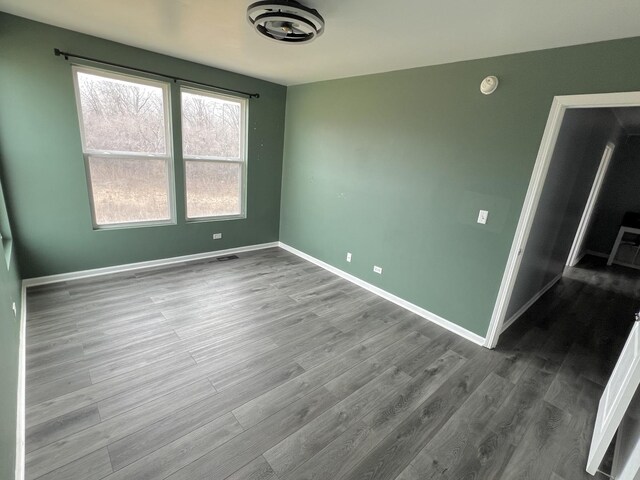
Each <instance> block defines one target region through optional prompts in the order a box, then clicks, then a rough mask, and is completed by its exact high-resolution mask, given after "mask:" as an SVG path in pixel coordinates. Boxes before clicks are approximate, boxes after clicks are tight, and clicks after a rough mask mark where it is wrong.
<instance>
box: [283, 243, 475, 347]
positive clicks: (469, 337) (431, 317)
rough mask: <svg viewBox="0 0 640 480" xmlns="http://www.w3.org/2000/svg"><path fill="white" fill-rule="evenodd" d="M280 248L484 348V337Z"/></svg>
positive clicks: (293, 251) (336, 270) (289, 250)
mask: <svg viewBox="0 0 640 480" xmlns="http://www.w3.org/2000/svg"><path fill="white" fill-rule="evenodd" d="M280 248H282V249H284V250H286V251H288V252H291V253H293V254H294V255H297V256H298V257H300V258H303V259H305V260H307V261H309V262H311V263H314V264H316V265H318V266H319V267H322V268H324V269H325V270H328V271H329V272H331V273H333V274H335V275H338V276H339V277H342V278H344V279H345V280H348V281H350V282H351V283H355V284H356V285H358V286H359V287H362V288H364V289H366V290H369V291H370V292H372V293H375V294H376V295H378V296H379V297H382V298H384V299H386V300H389V301H390V302H393V303H395V304H396V305H399V306H400V307H402V308H405V309H407V310H409V311H410V312H413V313H415V314H417V315H420V316H421V317H423V318H426V319H427V320H429V321H431V322H433V323H435V324H437V325H440V326H441V327H443V328H446V329H447V330H449V331H451V332H453V333H455V334H457V335H460V336H461V337H464V338H466V339H467V340H469V341H471V342H473V343H476V344H478V345H481V346H484V343H485V339H484V337H481V336H480V335H478V334H476V333H473V332H471V331H469V330H467V329H466V328H463V327H461V326H459V325H456V324H455V323H453V322H451V321H449V320H446V319H444V318H442V317H440V316H439V315H436V314H435V313H432V312H430V311H428V310H425V309H424V308H422V307H419V306H417V305H414V304H413V303H411V302H408V301H407V300H404V299H402V298H400V297H398V296H396V295H394V294H392V293H389V292H387V291H386V290H383V289H381V288H379V287H376V286H375V285H372V284H370V283H368V282H365V281H364V280H361V279H359V278H358V277H355V276H353V275H351V274H349V273H347V272H345V271H343V270H340V269H339V268H336V267H334V266H332V265H329V264H328V263H325V262H323V261H322V260H318V259H317V258H315V257H312V256H311V255H308V254H306V253H304V252H301V251H300V250H298V249H296V248H293V247H292V246H290V245H287V244H286V243H282V242H280Z"/></svg>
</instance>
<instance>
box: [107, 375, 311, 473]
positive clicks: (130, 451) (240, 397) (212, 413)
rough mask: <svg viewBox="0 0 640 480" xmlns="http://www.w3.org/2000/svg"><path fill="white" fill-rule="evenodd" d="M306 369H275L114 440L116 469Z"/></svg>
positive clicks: (113, 461)
mask: <svg viewBox="0 0 640 480" xmlns="http://www.w3.org/2000/svg"><path fill="white" fill-rule="evenodd" d="M302 372H304V370H303V369H302V367H300V366H299V365H297V364H288V365H284V366H282V367H278V368H274V369H271V370H269V371H268V372H266V373H264V374H261V375H259V376H258V377H254V378H249V379H247V380H246V381H245V382H243V383H240V384H237V385H235V386H234V387H232V388H229V389H227V390H225V391H223V392H220V393H218V394H217V395H213V396H209V397H206V398H204V399H202V400H201V401H199V402H194V403H192V404H191V405H189V406H187V407H185V408H182V409H181V410H180V411H178V412H171V414H170V415H166V416H164V417H162V418H160V419H158V421H156V422H154V423H152V424H149V425H147V426H146V427H145V428H142V429H139V430H137V431H136V432H134V433H132V434H130V435H127V436H126V437H123V438H121V439H119V440H115V441H113V442H111V444H110V445H109V453H110V454H111V462H112V464H113V467H114V469H116V470H118V469H120V468H122V467H124V466H126V465H128V464H130V463H133V462H134V461H136V460H138V459H140V458H142V457H144V456H145V455H148V454H150V453H151V452H153V451H154V450H156V449H158V448H160V447H162V446H164V445H166V444H167V443H169V442H172V441H173V440H175V439H177V438H180V437H181V436H183V435H186V434H188V433H189V432H191V431H193V430H195V429H196V428H199V427H200V426H202V425H204V424H206V423H207V422H208V421H211V420H213V419H215V418H217V417H219V416H221V415H224V414H225V413H229V412H231V411H232V410H233V408H235V407H237V406H238V405H242V404H243V403H245V402H248V401H249V400H251V399H252V398H254V397H256V396H258V395H260V394H261V393H263V392H265V391H268V390H270V389H272V388H275V387H277V386H278V385H280V384H282V383H283V382H286V381H287V380H290V379H291V378H294V377H296V376H297V375H300V374H301V373H302Z"/></svg>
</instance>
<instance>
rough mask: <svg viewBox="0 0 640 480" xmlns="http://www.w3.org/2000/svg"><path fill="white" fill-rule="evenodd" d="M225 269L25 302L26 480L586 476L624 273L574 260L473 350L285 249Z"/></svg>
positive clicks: (62, 289)
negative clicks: (494, 341)
mask: <svg viewBox="0 0 640 480" xmlns="http://www.w3.org/2000/svg"><path fill="white" fill-rule="evenodd" d="M239 257H240V258H238V259H235V260H229V261H225V262H221V261H217V260H210V261H206V262H200V263H190V264H179V265H175V266H172V267H167V268H159V269H155V270H150V271H140V272H137V273H136V272H131V273H128V274H119V275H113V276H108V277H100V278H94V279H86V280H80V281H74V282H67V283H60V284H56V285H51V286H44V287H38V288H30V289H29V290H28V295H27V302H28V320H27V358H26V362H27V379H26V381H27V418H26V422H27V445H26V448H27V464H26V471H27V478H29V479H36V478H39V479H47V480H51V479H64V480H74V479H78V480H94V479H95V480H97V479H103V478H105V479H109V480H115V479H135V480H137V479H165V478H169V479H172V480H177V479H185V480H195V479H213V480H223V479H228V480H249V479H251V480H311V479H316V480H322V479H327V480H329V479H330V480H334V479H335V480H338V479H369V480H373V479H380V480H382V479H389V480H417V479H420V480H423V479H432V478H433V479H463V478H464V479H509V480H513V479H520V478H527V479H553V480H573V479H582V478H593V477H590V476H588V475H587V474H586V473H585V471H584V466H585V462H586V457H587V450H588V446H589V443H590V439H591V431H592V428H593V423H594V418H595V413H596V407H597V403H598V400H599V397H600V394H601V392H602V389H603V384H604V383H605V381H606V379H607V376H608V374H609V373H610V370H611V368H612V366H613V362H614V361H615V359H616V357H617V355H618V353H619V351H620V349H621V346H622V343H623V341H624V337H625V336H626V333H627V331H628V329H629V328H630V326H631V322H632V313H633V310H634V308H635V307H637V306H638V305H637V302H636V300H635V298H638V289H639V288H640V281H639V280H638V278H637V277H636V276H635V275H636V272H630V273H627V272H626V271H625V270H624V269H614V270H612V269H607V268H605V267H603V266H602V263H603V262H601V261H600V260H599V259H588V260H587V262H585V263H583V265H581V266H580V267H579V268H574V269H571V270H570V271H569V272H568V274H567V276H566V277H565V278H563V279H562V280H561V282H559V283H558V284H557V285H556V287H554V288H553V289H552V290H551V291H550V292H549V293H547V294H546V295H545V296H544V297H543V298H542V299H541V300H540V301H539V302H538V303H537V304H535V305H534V306H533V307H532V308H531V309H530V310H529V312H528V313H527V314H526V315H525V316H524V317H523V318H522V319H521V320H520V321H519V322H518V323H517V324H516V325H514V326H513V327H511V328H510V329H509V330H508V332H507V333H506V334H505V335H504V336H503V338H502V339H501V342H500V346H499V348H498V349H496V350H495V351H489V350H486V349H484V348H481V347H478V346H476V345H474V344H472V343H470V342H468V341H466V340H464V339H462V338H460V337H458V336H456V335H454V334H452V333H449V332H448V331H445V330H444V329H442V328H440V327H438V326H436V325H434V324H431V323H429V322H427V321H426V320H424V319H422V318H420V317H418V316H416V315H414V314H411V313H409V312H407V311H406V310H403V309H402V308H400V307H397V306H395V305H394V304H391V303H389V302H387V301H385V300H382V299H380V298H378V297H376V296H375V295H373V294H371V293H369V292H367V291H365V290H363V289H361V288H359V287H357V286H355V285H353V284H351V283H349V282H346V281H345V280H342V279H340V278H338V277H336V276H334V275H332V274H330V273H328V272H326V271H324V270H322V269H320V268H318V267H316V266H314V265H312V264H310V263H308V262H306V261H304V260H301V259H299V258H297V257H295V256H293V255H291V254H289V253H287V252H285V251H283V250H279V249H270V250H263V251H260V252H253V253H245V254H241V255H240V256H239ZM611 272H614V273H611ZM461 294H462V292H461Z"/></svg>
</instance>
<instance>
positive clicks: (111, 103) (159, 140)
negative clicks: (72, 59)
mask: <svg viewBox="0 0 640 480" xmlns="http://www.w3.org/2000/svg"><path fill="white" fill-rule="evenodd" d="M77 75H78V88H79V97H80V105H81V110H82V120H83V123H84V141H85V145H84V148H85V150H103V151H104V150H111V151H118V152H135V153H155V154H167V141H166V138H165V136H166V135H165V118H164V96H163V91H162V88H160V87H154V86H149V85H144V84H140V83H134V82H127V81H124V80H115V79H112V78H107V77H103V76H98V75H91V74H88V73H84V72H78V74H77Z"/></svg>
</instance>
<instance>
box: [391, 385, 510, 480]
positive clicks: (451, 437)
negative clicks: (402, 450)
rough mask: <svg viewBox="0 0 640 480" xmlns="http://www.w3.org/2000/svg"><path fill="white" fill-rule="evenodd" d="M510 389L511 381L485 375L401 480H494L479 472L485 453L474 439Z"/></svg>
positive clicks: (484, 460) (483, 462)
mask: <svg viewBox="0 0 640 480" xmlns="http://www.w3.org/2000/svg"><path fill="white" fill-rule="evenodd" d="M512 388H513V384H512V383H511V382H509V381H507V380H505V379H503V378H502V377H500V376H498V375H496V374H493V373H491V374H489V376H488V377H487V378H486V379H485V381H484V382H482V383H481V384H480V386H478V388H477V389H476V390H475V391H474V392H473V393H472V394H471V396H470V397H469V399H468V400H467V401H466V402H465V403H464V404H462V406H461V407H460V408H459V409H458V411H457V412H456V413H455V414H454V415H453V416H452V417H451V418H450V419H449V421H447V423H446V424H445V425H444V426H443V427H442V429H441V430H440V431H439V432H438V433H437V434H436V435H435V436H434V437H433V438H432V439H431V440H430V441H429V442H428V443H427V444H426V445H425V446H424V448H423V449H422V450H421V451H420V452H419V453H418V454H417V455H416V456H415V457H414V459H413V460H412V461H411V463H410V464H409V466H408V467H407V468H405V470H406V472H404V474H401V475H400V477H401V478H403V479H405V480H427V479H445V478H446V479H450V478H451V479H453V478H494V477H492V476H490V475H488V473H489V472H486V471H483V466H484V464H485V463H487V462H486V460H487V457H486V451H484V449H483V448H482V447H483V446H484V445H482V444H479V445H478V444H476V441H475V439H476V438H481V435H482V433H483V432H484V431H486V427H487V424H488V422H489V420H490V419H491V418H492V417H493V415H494V414H495V412H496V410H497V409H498V407H499V406H500V404H501V403H502V402H503V401H504V399H505V397H506V396H507V394H508V393H509V391H510V390H511V389H512ZM492 474H495V472H492Z"/></svg>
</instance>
